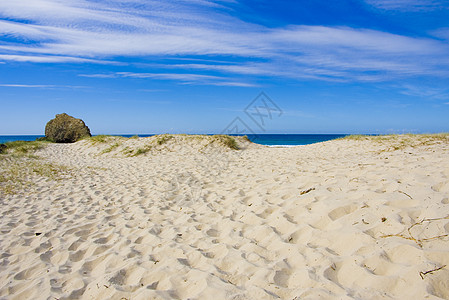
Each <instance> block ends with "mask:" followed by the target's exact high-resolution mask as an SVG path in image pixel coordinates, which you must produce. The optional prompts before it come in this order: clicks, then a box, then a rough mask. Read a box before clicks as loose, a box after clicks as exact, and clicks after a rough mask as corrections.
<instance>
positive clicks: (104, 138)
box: [86, 134, 112, 144]
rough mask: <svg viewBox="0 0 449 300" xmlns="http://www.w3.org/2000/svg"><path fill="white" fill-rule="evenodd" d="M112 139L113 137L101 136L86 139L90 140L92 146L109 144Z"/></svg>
mask: <svg viewBox="0 0 449 300" xmlns="http://www.w3.org/2000/svg"><path fill="white" fill-rule="evenodd" d="M111 137H112V135H104V134H100V135H95V136H91V137H88V138H86V139H87V140H89V141H90V142H91V143H92V144H102V143H107V142H108V140H109V139H110V138H111Z"/></svg>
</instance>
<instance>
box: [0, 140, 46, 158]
mask: <svg viewBox="0 0 449 300" xmlns="http://www.w3.org/2000/svg"><path fill="white" fill-rule="evenodd" d="M48 143H49V142H48V141H46V142H44V141H14V142H8V143H5V144H4V145H5V146H6V148H5V149H4V150H3V152H2V153H4V154H13V155H16V156H24V155H28V154H31V153H33V152H35V151H37V150H39V149H42V148H44V147H45V145H46V144H48Z"/></svg>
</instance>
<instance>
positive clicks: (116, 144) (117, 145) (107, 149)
mask: <svg viewBox="0 0 449 300" xmlns="http://www.w3.org/2000/svg"><path fill="white" fill-rule="evenodd" d="M120 145H121V144H119V143H115V144H112V145H111V146H109V147H108V148H106V149H104V150H103V151H101V153H100V154H105V153H109V152H112V151H113V150H114V149H116V148H118V147H120Z"/></svg>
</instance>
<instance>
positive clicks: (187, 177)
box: [0, 135, 449, 299]
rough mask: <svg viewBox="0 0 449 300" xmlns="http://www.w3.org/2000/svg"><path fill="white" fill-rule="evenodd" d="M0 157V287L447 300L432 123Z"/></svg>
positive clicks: (122, 141)
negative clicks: (419, 127) (290, 142)
mask: <svg viewBox="0 0 449 300" xmlns="http://www.w3.org/2000/svg"><path fill="white" fill-rule="evenodd" d="M233 141H234V142H235V143H234V142H233ZM7 155H9V154H2V155H1V156H0V157H2V156H3V158H2V159H1V160H0V162H2V165H1V166H2V169H4V170H6V171H8V170H7V168H9V167H11V166H13V165H14V164H17V168H18V169H20V168H22V167H21V166H24V165H28V166H32V167H30V168H31V169H30V170H29V174H28V173H27V174H25V175H20V174H19V173H20V172H18V174H19V175H17V176H25V177H26V178H25V177H24V178H25V179H24V180H23V184H22V185H17V186H11V182H8V181H7V180H3V182H0V183H1V185H0V187H2V188H3V189H2V192H1V194H0V201H1V206H0V207H1V218H0V228H1V235H0V250H1V257H0V299H211V298H215V299H449V237H448V234H449V159H448V157H449V138H448V137H447V135H446V136H424V135H423V136H420V135H410V136H409V135H404V136H385V137H353V138H351V137H349V138H344V139H338V140H332V141H327V142H323V143H317V144H312V145H305V146H297V147H290V148H274V147H266V146H262V145H257V144H253V143H251V142H249V141H248V140H246V139H245V138H243V137H235V138H230V139H228V138H226V137H221V138H216V137H208V136H187V135H173V136H172V135H162V136H155V137H149V138H123V137H101V138H95V137H94V138H91V139H85V140H82V141H79V142H76V143H73V144H53V143H48V144H46V145H45V146H44V147H42V148H39V149H36V151H35V152H33V155H34V156H35V157H28V156H25V157H22V158H17V157H12V156H11V157H7V158H5V157H6V156H7ZM13 160H19V162H17V163H16V162H13ZM11 168H12V167H11ZM36 170H38V171H36ZM11 172H12V171H11ZM5 176H6V175H4V178H6V177H5ZM10 181H11V180H10Z"/></svg>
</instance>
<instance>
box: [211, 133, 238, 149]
mask: <svg viewBox="0 0 449 300" xmlns="http://www.w3.org/2000/svg"><path fill="white" fill-rule="evenodd" d="M215 141H216V142H218V143H220V144H222V145H224V146H226V147H228V148H229V149H232V150H239V149H240V148H239V146H238V144H237V141H236V140H235V138H233V137H232V136H229V135H223V134H218V135H213V136H212V142H215Z"/></svg>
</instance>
